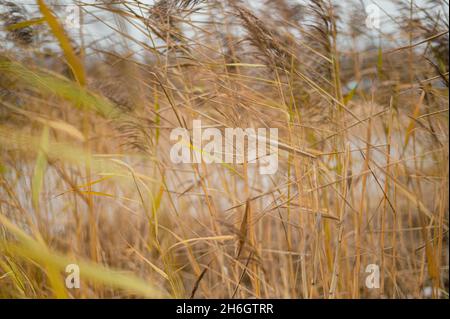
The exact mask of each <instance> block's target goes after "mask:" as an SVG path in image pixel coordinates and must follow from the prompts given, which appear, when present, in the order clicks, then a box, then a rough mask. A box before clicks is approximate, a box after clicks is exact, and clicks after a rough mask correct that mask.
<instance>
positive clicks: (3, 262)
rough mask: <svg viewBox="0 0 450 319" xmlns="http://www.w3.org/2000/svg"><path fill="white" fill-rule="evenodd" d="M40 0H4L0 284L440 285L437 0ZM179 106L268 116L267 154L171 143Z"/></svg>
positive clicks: (442, 70)
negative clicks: (378, 5) (384, 4)
mask: <svg viewBox="0 0 450 319" xmlns="http://www.w3.org/2000/svg"><path fill="white" fill-rule="evenodd" d="M48 3H50V2H48V1H47V2H45V1H43V0H39V1H37V5H38V6H37V7H36V8H37V9H38V10H37V11H36V12H34V15H33V14H31V13H29V12H28V13H27V10H25V9H24V8H21V7H20V6H19V5H17V4H14V3H13V2H9V1H8V2H6V1H2V2H1V4H2V5H3V8H4V10H5V12H6V13H5V14H4V15H2V20H3V22H4V30H3V33H2V34H1V35H2V36H4V37H5V39H7V40H8V41H5V42H2V43H3V44H1V45H0V141H1V142H0V297H1V298H51V297H58V298H68V297H69V298H104V297H123V298H126V297H173V298H183V297H184V298H189V297H195V298H234V297H236V298H249V297H256V298H270V297H276V298H428V297H431V298H448V277H449V276H448V261H449V260H448V258H449V257H448V155H449V154H448V15H445V14H442V12H447V11H448V3H447V2H446V1H432V2H429V3H428V2H427V4H426V5H422V4H418V2H416V1H411V2H409V1H398V3H397V4H396V5H397V6H398V8H399V10H400V15H399V16H396V17H392V16H388V15H385V16H384V18H385V19H387V20H388V21H390V22H392V23H394V24H395V30H384V29H383V28H382V29H381V30H380V32H376V33H374V32H373V31H370V30H368V29H367V27H366V26H365V24H364V18H365V17H364V15H362V16H361V12H363V11H362V10H363V9H362V8H361V6H360V4H359V3H357V2H355V3H353V2H351V1H345V2H340V4H341V5H340V7H338V6H335V5H333V4H331V2H329V1H321V0H311V1H306V2H305V3H302V4H298V3H297V4H294V3H292V2H290V1H287V0H276V1H275V0H274V1H266V2H264V3H260V4H259V5H258V6H257V8H255V7H253V8H252V7H251V6H250V5H249V3H247V2H245V1H237V0H228V1H216V0H204V1H186V0H184V1H182V0H178V1H176V0H159V1H157V2H156V3H155V4H152V5H149V4H145V3H142V2H140V1H137V0H133V1H114V2H112V1H96V2H95V3H93V4H83V3H82V2H77V3H76V4H77V5H79V7H80V9H81V15H80V21H81V28H80V29H77V30H75V31H73V30H72V31H71V32H69V31H70V30H67V29H65V28H64V25H63V24H62V19H60V18H58V12H59V11H58V8H59V7H58V6H54V7H51V6H49V4H48ZM253 4H254V3H253ZM438 9H443V11H440V12H441V13H440V14H433V13H432V12H437V10H438ZM99 12H100V13H102V14H104V15H106V16H107V17H108V19H103V20H102V21H101V22H97V23H100V24H105V25H106V26H107V28H108V29H109V30H110V31H111V32H112V33H111V34H112V36H106V37H105V39H106V40H105V41H107V42H106V43H108V45H103V46H102V45H101V44H99V43H98V42H97V41H91V42H90V41H89V33H92V32H94V31H93V30H92V29H90V28H89V26H87V22H86V21H88V19H91V20H92V19H94V20H95V19H96V18H97V17H98V13H99ZM27 14H29V15H30V16H27ZM391 19H392V20H391ZM348 22H349V23H350V26H347V25H346V23H348ZM383 23H384V22H383ZM131 30H133V31H131ZM363 44H365V45H363ZM56 45H57V46H56ZM355 83H356V84H357V85H355ZM349 84H351V85H349ZM197 118H201V119H202V122H203V123H206V124H207V125H208V126H214V127H218V128H221V129H223V128H225V127H255V128H256V127H277V128H278V129H279V137H280V141H281V142H282V143H284V144H285V145H287V148H286V149H285V150H281V151H280V157H279V170H278V172H277V173H276V174H275V175H272V176H263V175H259V174H258V173H257V170H256V169H255V167H254V166H252V165H250V164H247V163H244V164H243V165H232V166H225V165H220V164H213V165H206V164H204V163H202V164H192V165H189V164H184V165H175V164H173V163H172V162H171V161H170V159H169V149H170V145H171V142H170V141H169V133H170V130H171V129H173V128H175V127H179V126H182V127H186V128H190V124H189V123H192V120H193V119H197ZM293 149H297V150H301V151H302V152H293V151H291V150H293ZM305 154H310V155H309V156H306V155H305ZM69 263H77V264H79V265H80V267H81V279H82V285H81V289H75V290H74V289H67V288H66V287H65V286H64V275H65V273H64V269H65V265H67V264H69ZM369 264H377V265H379V267H380V270H381V278H380V285H381V286H380V288H379V289H368V288H367V287H366V286H365V277H366V276H367V274H366V273H365V269H366V266H367V265H369Z"/></svg>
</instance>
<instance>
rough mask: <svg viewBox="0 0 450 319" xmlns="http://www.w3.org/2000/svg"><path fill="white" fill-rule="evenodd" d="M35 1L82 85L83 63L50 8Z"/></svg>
mask: <svg viewBox="0 0 450 319" xmlns="http://www.w3.org/2000/svg"><path fill="white" fill-rule="evenodd" d="M37 2H38V5H39V10H40V11H41V13H42V15H43V16H44V18H45V20H46V21H47V23H48V25H49V26H50V29H51V31H52V33H53V35H54V36H55V37H56V39H57V40H58V42H59V45H60V46H61V49H62V50H63V52H64V55H65V57H66V60H67V63H68V64H69V66H70V68H71V69H72V72H73V74H74V76H75V78H76V79H77V81H78V83H79V84H80V85H81V86H84V85H85V84H86V75H85V73H84V68H83V65H82V63H81V60H80V59H79V58H78V56H77V55H76V54H75V51H74V50H73V48H72V46H71V44H70V41H69V39H68V38H67V36H66V33H65V31H64V28H63V27H62V26H61V24H60V23H59V22H58V19H57V18H56V17H55V16H54V15H53V13H52V11H51V10H50V8H49V7H48V6H47V5H46V4H45V2H44V0H38V1H37Z"/></svg>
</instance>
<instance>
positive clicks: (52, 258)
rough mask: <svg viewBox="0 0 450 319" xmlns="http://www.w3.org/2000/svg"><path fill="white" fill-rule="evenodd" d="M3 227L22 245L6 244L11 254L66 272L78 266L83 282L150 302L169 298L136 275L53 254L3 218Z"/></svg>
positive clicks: (0, 218)
mask: <svg viewBox="0 0 450 319" xmlns="http://www.w3.org/2000/svg"><path fill="white" fill-rule="evenodd" d="M0 224H1V225H3V226H5V228H6V229H7V230H8V231H10V232H11V233H12V234H14V235H16V236H17V238H18V241H19V242H18V243H11V242H6V246H7V247H8V248H9V249H10V251H11V252H13V253H15V254H17V255H19V256H22V257H24V258H30V259H32V260H34V261H35V262H37V263H38V264H42V265H50V266H52V267H55V269H58V270H59V271H64V270H65V267H66V266H67V265H68V264H72V263H74V262H75V263H76V264H77V265H78V266H79V267H80V274H81V276H82V278H84V279H88V280H92V281H93V282H96V283H100V284H104V285H106V286H111V287H114V288H119V289H123V290H125V291H129V292H131V293H133V294H137V295H139V296H144V297H149V298H163V297H168V294H167V292H165V291H164V290H163V289H162V288H159V287H155V286H152V285H150V284H149V283H146V282H145V281H144V280H142V279H140V278H138V277H135V276H133V275H129V274H124V273H121V272H119V271H117V270H111V269H109V268H106V267H104V266H101V265H98V264H95V263H92V262H89V261H85V260H81V259H77V260H74V259H73V258H69V257H67V256H64V255H62V254H60V253H57V252H54V251H50V249H48V248H47V247H45V246H44V245H43V244H42V243H40V242H38V241H36V240H35V239H33V238H32V237H30V236H29V235H28V234H26V233H25V232H24V231H23V230H21V229H20V228H19V227H18V226H16V225H15V224H13V223H12V222H11V221H9V220H8V219H7V218H6V217H5V216H3V215H1V214H0Z"/></svg>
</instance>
